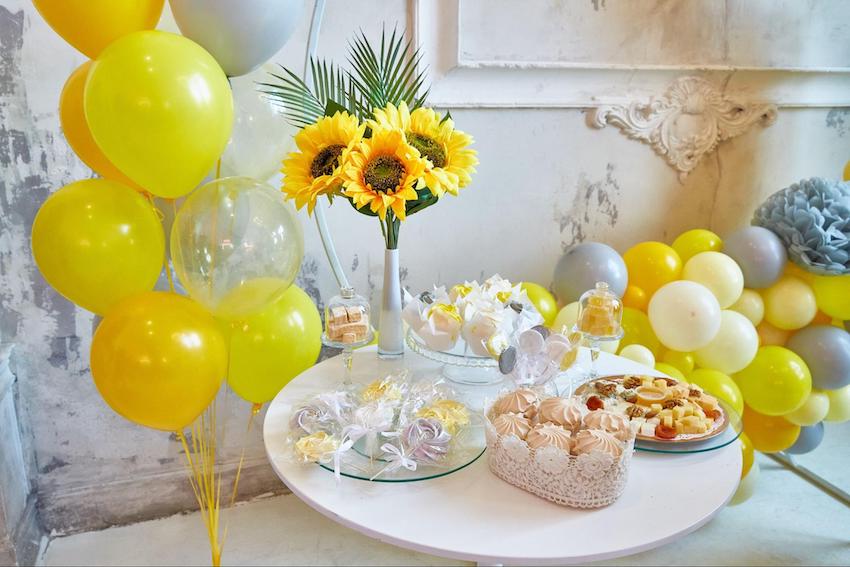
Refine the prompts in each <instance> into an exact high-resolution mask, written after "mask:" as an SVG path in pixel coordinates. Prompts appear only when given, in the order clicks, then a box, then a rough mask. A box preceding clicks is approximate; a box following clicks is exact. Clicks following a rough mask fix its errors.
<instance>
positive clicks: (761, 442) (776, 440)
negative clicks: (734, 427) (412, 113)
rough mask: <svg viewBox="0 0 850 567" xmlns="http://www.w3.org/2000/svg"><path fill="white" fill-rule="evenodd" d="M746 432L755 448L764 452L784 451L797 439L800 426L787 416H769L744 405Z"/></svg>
mask: <svg viewBox="0 0 850 567" xmlns="http://www.w3.org/2000/svg"><path fill="white" fill-rule="evenodd" d="M744 433H746V434H747V437H749V439H750V441H751V442H752V444H753V449H755V450H756V451H761V452H762V453H777V452H779V451H784V450H785V449H787V448H788V447H790V446H791V445H793V444H794V442H796V441H797V437H799V435H800V426H799V425H794V424H793V423H791V422H789V421H787V420H786V419H785V418H782V417H776V416H769V415H764V414H760V413H758V412H755V411H753V409H752V408H751V407H750V406H749V405H745V406H744Z"/></svg>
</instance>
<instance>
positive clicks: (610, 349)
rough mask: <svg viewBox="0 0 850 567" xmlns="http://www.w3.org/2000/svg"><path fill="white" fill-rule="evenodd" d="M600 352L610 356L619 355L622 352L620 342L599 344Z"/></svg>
mask: <svg viewBox="0 0 850 567" xmlns="http://www.w3.org/2000/svg"><path fill="white" fill-rule="evenodd" d="M599 350H601V351H602V352H607V353H609V354H617V351H618V350H620V341H603V342H601V343H599Z"/></svg>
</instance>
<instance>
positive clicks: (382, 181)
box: [363, 155, 405, 193]
mask: <svg viewBox="0 0 850 567" xmlns="http://www.w3.org/2000/svg"><path fill="white" fill-rule="evenodd" d="M404 171H405V169H404V163H402V161H401V160H400V159H399V158H397V157H395V156H392V155H383V156H378V157H376V158H375V159H373V160H372V161H370V162H369V164H368V165H367V166H366V170H365V171H364V172H363V181H365V182H366V184H367V185H371V186H372V189H373V190H374V191H380V192H381V193H389V192H390V191H393V190H395V188H396V187H398V186H399V184H400V183H401V179H402V176H403V175H404Z"/></svg>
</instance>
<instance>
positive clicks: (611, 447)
mask: <svg viewBox="0 0 850 567" xmlns="http://www.w3.org/2000/svg"><path fill="white" fill-rule="evenodd" d="M594 451H595V452H599V453H606V454H608V455H611V456H612V457H614V458H617V457H619V456H620V455H621V454H622V453H623V444H622V443H621V442H620V441H618V440H617V438H616V437H614V436H613V435H612V434H610V433H608V432H607V431H603V430H601V429H585V430H582V431H579V432H578V434H577V435H576V438H575V440H574V442H573V453H575V454H576V455H581V454H584V453H592V452H594Z"/></svg>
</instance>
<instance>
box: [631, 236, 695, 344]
mask: <svg viewBox="0 0 850 567" xmlns="http://www.w3.org/2000/svg"><path fill="white" fill-rule="evenodd" d="M623 260H624V261H625V262H626V268H627V269H628V271H629V284H630V285H635V286H637V287H639V288H641V289H642V290H643V291H644V292H646V294H647V295H648V296H650V297H651V296H652V294H654V293H655V292H656V291H657V290H658V288H660V287H661V286H663V285H664V284H668V283H670V282H672V281H675V280H677V279H679V276H680V275H681V274H682V260H681V258H679V255H678V254H677V253H676V251H675V250H673V249H672V248H671V247H669V246H667V245H666V244H663V243H661V242H641V243H640V244H636V245H635V246H632V247H631V248H629V249H628V250H627V251H626V253H625V254H623ZM647 346H648V345H647Z"/></svg>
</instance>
